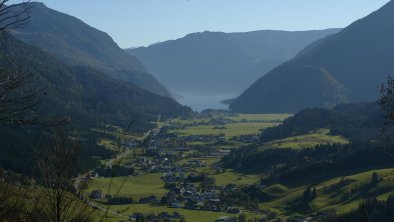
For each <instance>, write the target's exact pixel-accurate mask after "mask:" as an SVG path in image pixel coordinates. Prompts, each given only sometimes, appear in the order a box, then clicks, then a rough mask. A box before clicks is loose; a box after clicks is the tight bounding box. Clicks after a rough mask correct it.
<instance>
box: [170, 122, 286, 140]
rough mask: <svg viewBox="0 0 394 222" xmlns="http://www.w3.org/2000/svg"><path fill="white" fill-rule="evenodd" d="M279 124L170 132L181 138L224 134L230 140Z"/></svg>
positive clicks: (257, 124)
mask: <svg viewBox="0 0 394 222" xmlns="http://www.w3.org/2000/svg"><path fill="white" fill-rule="evenodd" d="M277 125H279V123H266V122H238V123H231V124H226V125H225V126H224V127H225V129H220V130H218V129H214V127H215V126H213V125H200V126H193V127H189V128H186V129H182V130H173V131H171V132H173V133H178V134H180V135H182V136H190V135H219V134H224V135H225V137H227V138H231V137H233V136H240V135H253V134H257V133H259V132H260V130H261V129H266V128H268V127H273V126H277Z"/></svg>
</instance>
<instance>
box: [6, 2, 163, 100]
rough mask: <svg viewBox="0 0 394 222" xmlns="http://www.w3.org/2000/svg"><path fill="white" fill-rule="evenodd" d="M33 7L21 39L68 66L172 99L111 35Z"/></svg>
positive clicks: (19, 35)
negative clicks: (84, 68)
mask: <svg viewBox="0 0 394 222" xmlns="http://www.w3.org/2000/svg"><path fill="white" fill-rule="evenodd" d="M29 4H31V6H32V9H31V19H30V20H29V23H28V24H27V25H26V26H25V27H24V28H22V29H18V30H13V31H12V34H13V35H14V36H16V37H17V38H18V39H20V40H22V41H24V42H25V43H28V44H30V45H34V46H37V47H39V48H41V49H43V50H45V51H47V52H49V53H51V54H53V55H55V56H56V57H57V58H58V59H60V60H61V61H63V62H65V63H67V64H70V65H73V66H88V67H91V68H94V69H96V70H98V71H100V72H103V73H104V74H107V75H109V76H111V77H113V78H116V79H120V80H124V81H129V82H132V83H134V84H136V85H138V86H140V87H141V88H144V89H147V90H149V91H151V92H153V93H157V94H160V95H164V96H170V94H169V92H168V91H167V89H166V88H165V87H164V86H163V85H162V84H161V83H159V82H158V81H157V80H156V79H155V78H154V77H153V76H152V75H151V74H150V73H149V72H148V71H147V69H146V68H145V67H144V66H143V65H142V63H141V62H140V61H139V60H138V59H137V58H135V57H133V56H130V55H128V54H126V53H125V52H124V51H123V50H122V49H121V48H119V46H118V45H117V44H116V43H115V42H114V41H113V39H112V38H111V37H110V36H109V35H108V34H107V33H105V32H102V31H100V30H98V29H96V28H93V27H91V26H89V25H87V24H85V23H84V22H83V21H82V20H80V19H78V18H76V17H74V16H70V15H67V14H65V13H62V12H58V11H56V10H53V9H50V8H48V7H46V6H45V5H44V4H43V3H36V2H34V3H29Z"/></svg>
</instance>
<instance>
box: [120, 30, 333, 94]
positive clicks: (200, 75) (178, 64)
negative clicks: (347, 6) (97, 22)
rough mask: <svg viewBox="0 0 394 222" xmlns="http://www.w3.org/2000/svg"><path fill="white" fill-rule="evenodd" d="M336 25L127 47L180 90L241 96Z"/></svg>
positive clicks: (192, 35)
mask: <svg viewBox="0 0 394 222" xmlns="http://www.w3.org/2000/svg"><path fill="white" fill-rule="evenodd" d="M338 30H339V29H327V30H317V31H294V32H287V31H272V30H262V31H251V32H246V33H240V32H235V33H225V32H209V31H205V32H198V33H190V34H188V35H186V36H184V37H182V38H178V39H175V40H168V41H164V42H160V43H156V44H153V45H150V46H147V47H139V48H136V49H126V52H128V53H129V54H132V55H134V56H136V57H137V58H138V59H140V61H141V62H142V63H143V64H144V65H145V66H146V67H147V68H148V69H149V70H150V71H152V73H154V74H155V76H156V77H157V78H158V79H159V81H161V82H163V83H164V84H165V85H166V86H167V87H168V88H170V89H171V90H172V91H174V92H175V93H176V94H180V95H182V94H186V95H188V94H213V93H215V94H219V95H220V94H226V95H229V94H231V95H237V94H239V93H241V92H242V90H244V89H246V87H247V86H248V85H250V84H251V83H252V82H253V81H254V80H256V79H257V78H258V77H259V76H261V75H262V74H264V73H265V72H268V71H269V70H271V69H272V68H274V67H275V66H277V65H279V64H280V63H282V62H284V61H286V60H288V59H290V58H292V57H293V56H295V55H296V53H297V52H298V51H299V50H301V49H302V48H303V47H305V46H306V45H308V44H309V43H311V42H313V41H315V40H317V39H319V38H321V37H324V36H325V35H327V34H332V33H335V32H337V31H338Z"/></svg>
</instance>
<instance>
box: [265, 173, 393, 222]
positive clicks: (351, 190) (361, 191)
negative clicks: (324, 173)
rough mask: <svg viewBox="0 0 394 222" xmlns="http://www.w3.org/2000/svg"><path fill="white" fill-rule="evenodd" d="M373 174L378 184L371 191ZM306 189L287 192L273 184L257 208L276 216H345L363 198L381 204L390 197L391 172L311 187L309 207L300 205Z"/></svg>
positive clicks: (284, 188)
mask: <svg viewBox="0 0 394 222" xmlns="http://www.w3.org/2000/svg"><path fill="white" fill-rule="evenodd" d="M373 172H377V173H378V174H379V176H380V177H381V182H380V183H379V184H378V185H377V186H375V187H371V186H370V182H371V176H372V173H373ZM306 186H307V185H305V186H300V187H296V188H291V189H290V188H287V187H285V186H283V185H279V184H277V185H273V186H270V187H267V188H265V189H264V190H263V191H264V192H265V193H266V194H268V195H269V196H271V197H272V200H271V201H268V202H265V203H262V204H260V207H261V208H262V209H270V210H272V211H275V212H277V213H278V214H279V215H280V216H289V215H291V214H294V213H308V212H311V211H322V210H334V211H336V212H337V213H346V212H349V211H351V210H353V209H356V208H357V207H358V206H359V204H360V202H361V201H362V200H363V199H364V198H367V197H372V196H376V197H378V199H381V200H383V199H386V198H387V196H388V195H390V194H392V193H393V192H394V168H390V169H381V170H372V171H367V172H363V173H359V174H354V175H349V176H346V177H338V178H334V179H331V180H327V181H325V182H323V183H320V184H317V185H311V186H313V187H316V189H317V191H318V196H317V198H316V199H314V200H313V201H312V202H310V203H309V204H303V203H302V201H301V199H302V194H303V191H304V190H305V189H306Z"/></svg>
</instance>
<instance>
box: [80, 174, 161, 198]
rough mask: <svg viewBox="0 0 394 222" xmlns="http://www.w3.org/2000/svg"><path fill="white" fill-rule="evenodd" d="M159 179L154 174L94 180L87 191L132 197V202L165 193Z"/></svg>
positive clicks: (158, 175) (157, 175) (159, 175)
mask: <svg viewBox="0 0 394 222" xmlns="http://www.w3.org/2000/svg"><path fill="white" fill-rule="evenodd" d="M160 177H161V174H160V173H156V174H145V175H142V176H135V177H131V176H129V177H112V178H94V179H91V180H90V182H89V189H88V191H92V190H102V191H103V193H105V194H110V195H113V196H123V197H132V198H133V199H134V200H139V199H140V198H141V197H147V196H150V195H155V196H157V197H162V196H163V195H164V194H166V193H167V191H166V190H165V189H164V187H163V186H164V183H163V181H162V180H161V179H160Z"/></svg>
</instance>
